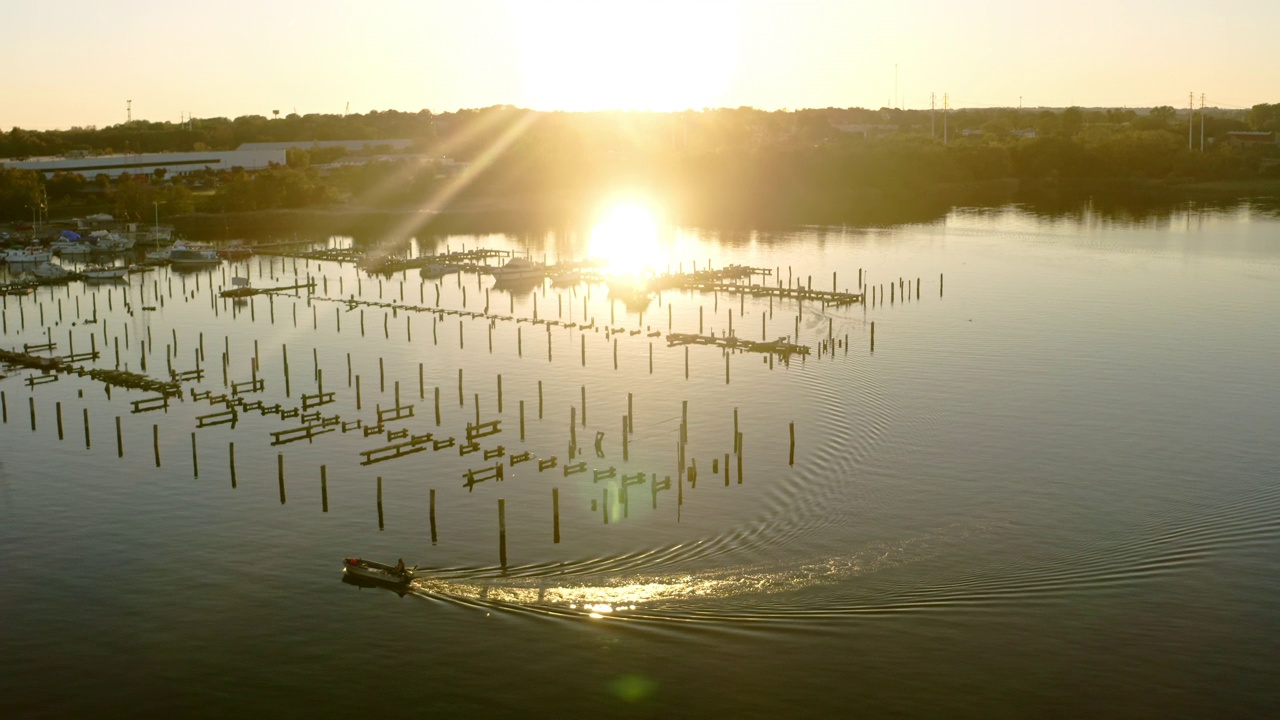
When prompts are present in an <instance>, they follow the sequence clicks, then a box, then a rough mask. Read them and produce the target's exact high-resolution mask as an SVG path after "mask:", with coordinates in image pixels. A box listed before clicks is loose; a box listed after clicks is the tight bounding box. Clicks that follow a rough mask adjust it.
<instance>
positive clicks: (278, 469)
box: [276, 453, 285, 505]
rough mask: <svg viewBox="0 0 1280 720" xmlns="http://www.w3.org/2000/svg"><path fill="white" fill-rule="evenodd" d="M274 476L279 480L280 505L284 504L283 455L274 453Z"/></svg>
mask: <svg viewBox="0 0 1280 720" xmlns="http://www.w3.org/2000/svg"><path fill="white" fill-rule="evenodd" d="M276 476H277V477H278V478H279V479H280V504H281V505H283V504H284V500H285V498H284V453H276Z"/></svg>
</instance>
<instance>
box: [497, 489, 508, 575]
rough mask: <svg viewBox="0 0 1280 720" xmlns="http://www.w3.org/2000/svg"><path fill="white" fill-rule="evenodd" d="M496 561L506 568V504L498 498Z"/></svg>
mask: <svg viewBox="0 0 1280 720" xmlns="http://www.w3.org/2000/svg"><path fill="white" fill-rule="evenodd" d="M498 561H499V562H500V563H501V564H502V569H503V570H505V569H506V568H507V503H506V501H505V500H503V499H502V498H498Z"/></svg>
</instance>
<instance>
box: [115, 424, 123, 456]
mask: <svg viewBox="0 0 1280 720" xmlns="http://www.w3.org/2000/svg"><path fill="white" fill-rule="evenodd" d="M116 457H124V435H123V434H122V433H121V432H120V416H119V415H117V416H116Z"/></svg>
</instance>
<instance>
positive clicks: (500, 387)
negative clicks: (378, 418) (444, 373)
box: [396, 373, 502, 414]
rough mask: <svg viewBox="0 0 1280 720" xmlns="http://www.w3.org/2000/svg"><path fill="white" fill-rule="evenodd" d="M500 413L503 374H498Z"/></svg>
mask: <svg viewBox="0 0 1280 720" xmlns="http://www.w3.org/2000/svg"><path fill="white" fill-rule="evenodd" d="M396 404H397V405H399V403H396ZM498 413H499V414H501V413H502V373H498Z"/></svg>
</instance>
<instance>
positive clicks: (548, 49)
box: [512, 0, 738, 111]
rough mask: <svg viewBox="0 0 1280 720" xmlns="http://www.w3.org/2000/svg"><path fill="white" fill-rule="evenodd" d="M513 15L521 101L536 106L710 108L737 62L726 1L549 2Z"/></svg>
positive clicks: (733, 20) (733, 14) (520, 6)
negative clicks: (518, 35) (518, 47)
mask: <svg viewBox="0 0 1280 720" xmlns="http://www.w3.org/2000/svg"><path fill="white" fill-rule="evenodd" d="M512 12H513V15H514V16H515V19H516V22H517V27H519V28H520V33H521V44H522V52H521V69H522V75H523V87H524V103H525V104H527V105H528V106H529V107H531V108H534V109H538V110H567V111H583V110H606V109H616V110H655V111H673V110H687V109H696V108H703V107H714V106H716V105H717V104H719V102H720V100H721V98H722V97H724V96H725V95H726V93H727V90H728V84H729V82H730V81H731V80H732V74H733V71H734V69H735V66H736V55H737V37H738V34H737V13H738V11H737V9H736V7H735V4H734V3H731V2H716V1H707V2H684V3H673V2H667V1H660V0H652V1H650V2H634V1H621V0H620V1H617V2H613V1H610V2H601V1H600V0H593V1H590V2H583V1H555V0H548V1H546V2H518V3H514V4H513V5H512Z"/></svg>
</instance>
